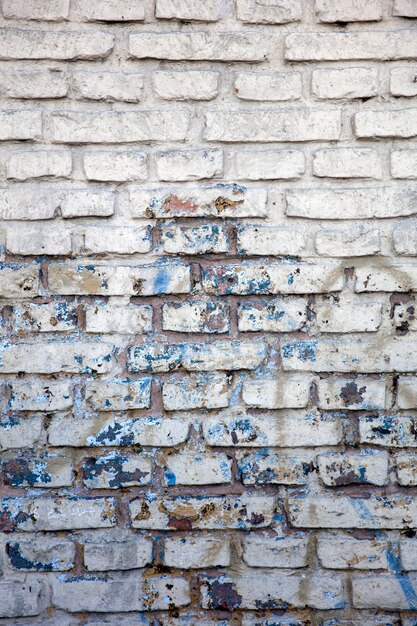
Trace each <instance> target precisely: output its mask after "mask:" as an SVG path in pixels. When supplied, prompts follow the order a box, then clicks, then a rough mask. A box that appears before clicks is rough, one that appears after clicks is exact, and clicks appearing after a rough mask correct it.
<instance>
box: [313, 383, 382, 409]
mask: <svg viewBox="0 0 417 626" xmlns="http://www.w3.org/2000/svg"><path fill="white" fill-rule="evenodd" d="M317 385H318V394H319V400H318V405H319V407H320V408H321V409H330V410H332V409H349V410H350V411H352V410H359V411H362V410H368V411H375V410H379V409H383V408H384V406H385V381H384V380H375V379H373V378H369V377H360V378H355V379H353V378H344V377H343V378H342V377H337V378H334V377H332V378H324V379H321V380H319V381H318V383H317Z"/></svg>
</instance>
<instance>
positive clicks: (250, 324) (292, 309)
mask: <svg viewBox="0 0 417 626" xmlns="http://www.w3.org/2000/svg"><path fill="white" fill-rule="evenodd" d="M306 322H307V300H306V299H305V298H285V299H284V298H281V299H274V300H268V301H266V300H265V301H260V302H248V301H245V302H240V303H239V305H238V326H239V331H240V332H259V331H266V332H290V331H295V330H301V329H302V328H303V326H304V325H305V323H306Z"/></svg>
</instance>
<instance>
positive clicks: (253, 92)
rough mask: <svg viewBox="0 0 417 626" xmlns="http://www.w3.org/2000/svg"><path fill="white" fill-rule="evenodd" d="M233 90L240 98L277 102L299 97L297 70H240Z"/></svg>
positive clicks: (299, 75) (299, 87)
mask: <svg viewBox="0 0 417 626" xmlns="http://www.w3.org/2000/svg"><path fill="white" fill-rule="evenodd" d="M234 92H235V94H236V96H237V97H238V98H240V99H241V100H260V101H262V100H267V101H270V102H274V101H275V102H279V101H285V100H298V99H299V98H301V74H300V73H299V72H274V73H271V72H240V73H239V74H237V75H236V78H235V82H234Z"/></svg>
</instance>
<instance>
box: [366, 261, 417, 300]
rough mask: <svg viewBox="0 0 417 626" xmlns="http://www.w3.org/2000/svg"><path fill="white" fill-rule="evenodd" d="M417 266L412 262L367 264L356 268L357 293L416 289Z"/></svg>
mask: <svg viewBox="0 0 417 626" xmlns="http://www.w3.org/2000/svg"><path fill="white" fill-rule="evenodd" d="M416 289H417V266H415V265H411V264H408V265H407V264H405V263H403V264H400V263H398V264H392V265H391V264H390V265H381V266H375V265H367V266H364V267H361V268H359V267H358V268H357V270H356V287H355V291H356V292H357V293H362V292H372V291H388V292H389V291H415V290H416Z"/></svg>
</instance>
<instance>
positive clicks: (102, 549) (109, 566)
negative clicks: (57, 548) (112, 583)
mask: <svg viewBox="0 0 417 626" xmlns="http://www.w3.org/2000/svg"><path fill="white" fill-rule="evenodd" d="M151 562H152V541H151V540H150V539H145V538H144V537H136V538H135V539H134V540H133V539H132V540H127V541H106V542H105V543H86V544H85V546H84V564H85V567H86V569H87V570H88V571H90V572H105V571H112V570H130V569H138V568H142V567H145V565H148V564H149V563H151Z"/></svg>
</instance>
